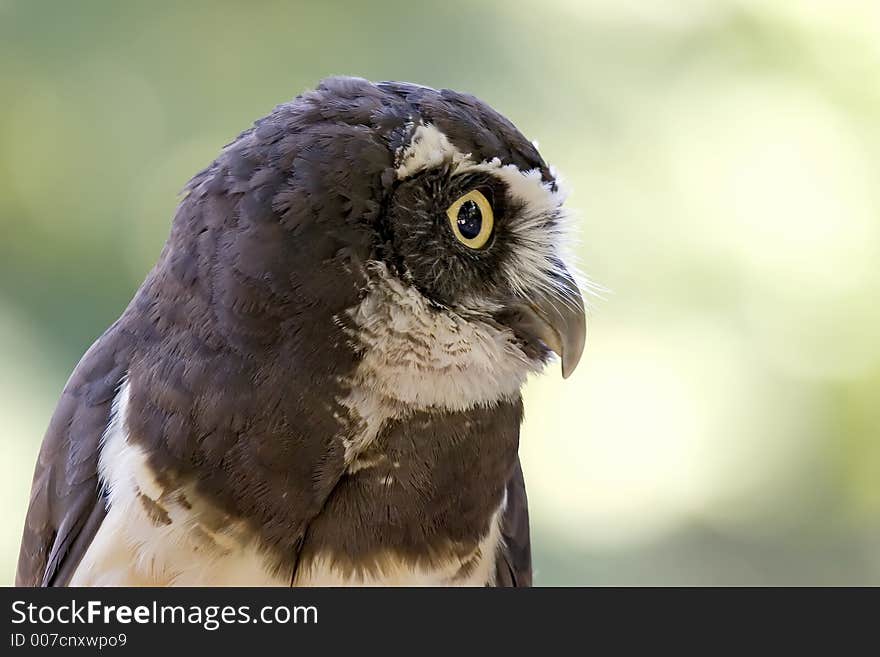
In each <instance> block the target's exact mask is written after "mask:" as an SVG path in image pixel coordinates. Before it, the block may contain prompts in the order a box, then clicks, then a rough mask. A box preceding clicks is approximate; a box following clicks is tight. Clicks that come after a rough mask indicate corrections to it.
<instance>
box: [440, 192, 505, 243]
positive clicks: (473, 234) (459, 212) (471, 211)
mask: <svg viewBox="0 0 880 657" xmlns="http://www.w3.org/2000/svg"><path fill="white" fill-rule="evenodd" d="M446 216H447V217H449V225H450V226H451V227H452V232H453V234H454V235H455V238H456V239H457V240H458V241H459V242H461V243H462V244H464V245H465V246H467V247H469V248H471V249H482V248H483V247H484V246H486V242H488V241H489V238H490V237H491V236H492V228H493V226H494V225H495V215H494V214H493V212H492V205H491V204H490V203H489V200H488V199H487V198H486V197H485V196H483V194H482V193H481V192H479V191H477V190H476V189H473V190H471V191H469V192H468V193H467V194H464V195H463V196H460V197H459V198H458V199H457V200H456V201H455V203H453V204H452V205H450V206H449V209H447V210H446Z"/></svg>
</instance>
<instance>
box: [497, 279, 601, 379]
mask: <svg viewBox="0 0 880 657" xmlns="http://www.w3.org/2000/svg"><path fill="white" fill-rule="evenodd" d="M557 284H558V289H557V290H556V291H555V292H554V293H553V294H551V295H548V294H545V293H541V294H536V295H534V296H533V297H531V298H528V299H526V298H522V297H517V298H515V299H512V300H511V301H510V303H509V304H508V305H507V308H506V309H505V312H504V313H503V318H499V319H501V321H502V322H504V323H505V324H507V325H508V326H510V327H511V328H512V329H513V330H514V332H515V333H517V334H519V335H520V336H522V337H524V338H526V339H531V340H536V339H537V340H540V341H541V342H543V343H544V344H545V345H546V346H547V347H549V348H550V349H552V350H553V351H555V352H556V353H557V354H558V355H559V357H560V358H561V359H562V378H564V379H567V378H568V377H569V376H571V373H572V372H574V370H575V368H576V367H577V364H578V361H580V359H581V354H582V353H583V351H584V343H585V342H586V338H587V318H586V314H585V312H584V299H583V297H582V296H581V291H580V289H579V288H578V286H577V283H576V282H575V280H574V279H573V278H572V277H571V275H570V274H569V273H568V272H565V274H564V275H563V276H560V277H559V278H558V281H557Z"/></svg>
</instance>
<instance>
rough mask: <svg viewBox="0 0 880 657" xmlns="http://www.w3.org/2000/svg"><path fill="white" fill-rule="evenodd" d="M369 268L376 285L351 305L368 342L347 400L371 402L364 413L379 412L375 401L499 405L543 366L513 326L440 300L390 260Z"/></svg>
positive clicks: (412, 406)
mask: <svg viewBox="0 0 880 657" xmlns="http://www.w3.org/2000/svg"><path fill="white" fill-rule="evenodd" d="M368 269H369V270H370V271H371V272H372V273H373V279H372V281H371V282H370V284H369V292H368V293H367V295H366V297H365V298H364V300H363V301H362V302H361V303H360V304H359V305H358V306H356V307H355V308H353V309H352V310H351V311H350V312H349V315H350V318H351V320H352V321H353V322H354V324H355V326H356V327H357V330H355V331H353V335H352V337H353V338H354V339H355V340H356V341H357V343H358V345H359V346H360V347H361V348H362V349H363V350H364V353H363V358H362V360H361V362H360V364H359V365H358V368H357V371H356V372H355V374H354V376H353V377H352V378H353V380H352V381H351V382H350V383H351V384H352V386H353V387H352V391H353V393H352V394H354V391H355V390H356V391H358V392H357V399H356V401H357V403H356V404H352V403H351V402H350V401H349V400H343V403H344V404H345V405H346V406H349V407H350V408H351V407H358V408H359V409H360V408H362V407H363V408H365V410H358V415H359V416H360V417H362V418H371V417H374V416H373V413H374V410H371V409H377V408H386V409H390V413H391V414H392V415H396V414H398V413H399V412H400V411H401V410H402V409H407V410H417V409H432V408H433V409H445V410H450V411H464V410H468V409H471V408H474V407H477V406H492V405H494V404H496V403H498V402H499V401H502V400H507V399H514V398H515V397H516V396H517V395H518V394H519V390H520V387H521V386H522V384H523V383H524V382H525V380H526V377H527V376H528V375H529V373H530V372H536V371H538V370H539V369H540V368H541V365H540V364H539V363H536V362H533V361H531V360H530V359H528V358H527V357H526V356H525V355H524V354H523V353H522V351H521V350H520V349H519V347H518V346H517V345H516V342H515V337H514V335H513V333H512V332H511V331H509V330H507V329H502V328H500V327H498V326H497V325H495V324H493V323H491V322H489V321H486V320H488V319H489V318H488V317H482V318H480V317H478V316H476V315H468V314H465V313H464V312H459V311H456V310H454V309H442V310H441V309H437V308H434V307H432V306H431V305H430V304H429V302H428V301H427V299H425V298H424V297H423V296H422V295H421V294H420V293H419V292H418V291H417V290H416V289H415V288H414V287H412V286H410V285H407V284H405V283H404V282H402V281H400V280H399V279H397V278H395V277H393V276H391V275H390V274H389V273H388V270H387V268H386V267H385V265H384V264H382V263H377V262H371V263H369V267H368ZM371 396H372V397H373V398H374V399H372V400H371V401H370V402H367V400H368V399H370V397H371ZM396 407H400V408H396ZM385 417H386V418H387V417H388V415H385Z"/></svg>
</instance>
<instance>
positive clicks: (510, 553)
mask: <svg viewBox="0 0 880 657" xmlns="http://www.w3.org/2000/svg"><path fill="white" fill-rule="evenodd" d="M501 536H502V539H503V544H502V547H501V551H500V552H501V554H500V558H499V559H498V560H497V562H496V564H495V585H496V586H503V587H511V586H516V587H521V586H531V585H532V547H531V542H530V539H529V500H528V497H527V496H526V485H525V481H524V479H523V472H522V466H521V465H520V462H519V459H517V461H516V467H515V468H514V470H513V474H512V475H511V476H510V479H509V480H508V482H507V508H506V509H505V512H504V518H503V519H502V524H501Z"/></svg>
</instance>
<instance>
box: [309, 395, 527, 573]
mask: <svg viewBox="0 0 880 657" xmlns="http://www.w3.org/2000/svg"><path fill="white" fill-rule="evenodd" d="M502 426H503V427H506V430H502ZM513 428H514V431H513V432H511V431H510V430H509V429H510V425H508V424H507V423H504V422H502V423H501V424H500V425H499V423H498V417H497V416H496V415H495V414H494V413H493V412H491V411H489V410H480V411H477V412H474V413H468V414H448V413H431V412H424V413H416V414H413V415H410V416H408V417H406V418H405V419H399V420H394V421H390V422H388V423H386V424H385V425H384V426H383V428H382V430H381V431H379V432H378V433H377V435H376V436H374V437H373V439H372V440H370V441H368V442H367V441H364V442H362V443H361V444H362V447H361V449H360V450H358V451H357V452H356V453H353V454H352V453H350V454H349V462H348V465H347V468H346V471H345V473H344V475H343V476H342V478H341V479H340V481H339V483H338V484H337V485H336V487H335V488H334V490H333V492H332V493H331V495H330V497H329V498H328V499H327V501H326V503H325V505H324V508H323V510H322V512H321V513H320V514H319V516H318V517H317V518H315V519H314V520H313V521H312V522H311V523H310V525H309V529H308V534H307V540H306V542H305V544H304V547H303V552H302V555H301V559H300V566H299V568H298V573H297V581H298V582H301V583H308V584H316V583H317V584H320V583H327V584H341V583H346V582H354V583H367V584H369V583H373V584H378V585H382V584H416V585H417V584H425V585H485V584H487V583H491V581H492V579H493V577H494V569H495V558H496V553H497V551H498V547H499V541H500V521H501V517H502V514H503V509H504V504H505V498H504V496H505V494H504V490H505V486H506V482H507V478H508V477H509V475H510V471H511V468H512V467H513V463H514V461H515V458H516V448H517V433H516V431H515V429H516V426H515V425H514V427H513Z"/></svg>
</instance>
